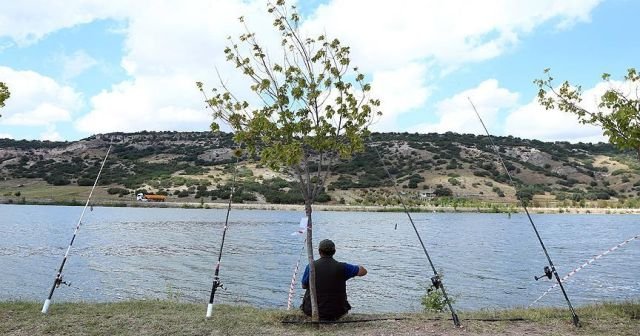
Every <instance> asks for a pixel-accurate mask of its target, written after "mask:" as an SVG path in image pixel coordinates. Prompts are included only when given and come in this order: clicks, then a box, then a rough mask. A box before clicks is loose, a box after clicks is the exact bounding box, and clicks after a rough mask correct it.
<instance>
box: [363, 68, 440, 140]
mask: <svg viewBox="0 0 640 336" xmlns="http://www.w3.org/2000/svg"><path fill="white" fill-rule="evenodd" d="M426 78H427V67H426V66H425V65H423V64H419V63H410V64H407V65H406V66H404V67H401V68H398V69H396V70H393V71H379V72H375V73H374V74H373V80H372V81H371V87H372V90H371V94H372V96H373V97H375V98H378V99H380V100H381V106H380V109H381V110H382V112H383V115H382V117H381V118H380V119H379V120H377V122H376V123H375V124H374V125H373V127H372V129H374V130H376V131H392V130H395V129H397V125H396V124H395V122H396V119H397V118H398V116H399V115H400V114H402V113H405V112H408V111H411V110H412V109H415V108H418V107H420V106H422V105H423V104H424V103H425V102H426V101H427V98H428V97H429V95H430V94H431V88H430V87H429V86H427V85H426V83H425V82H426Z"/></svg>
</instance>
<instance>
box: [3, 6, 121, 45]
mask: <svg viewBox="0 0 640 336" xmlns="http://www.w3.org/2000/svg"><path fill="white" fill-rule="evenodd" d="M127 3H128V1H124V0H112V1H101V0H75V1H73V0H71V1H47V0H22V1H5V2H3V4H2V11H0V36H8V37H10V38H11V39H13V40H14V41H15V42H16V43H17V44H18V45H20V46H24V45H28V44H31V43H35V42H37V41H38V40H40V39H41V38H43V37H44V36H45V35H47V34H49V33H52V32H55V31H57V30H60V29H62V28H69V27H73V26H75V25H79V24H83V23H89V22H92V21H95V20H98V19H106V18H116V19H120V18H123V17H124V16H123V14H124V11H125V10H126V4H127Z"/></svg>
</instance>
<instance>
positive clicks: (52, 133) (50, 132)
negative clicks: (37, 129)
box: [40, 126, 64, 141]
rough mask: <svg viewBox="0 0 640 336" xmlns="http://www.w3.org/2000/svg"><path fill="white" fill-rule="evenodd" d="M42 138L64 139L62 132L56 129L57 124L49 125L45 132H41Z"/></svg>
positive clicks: (50, 139)
mask: <svg viewBox="0 0 640 336" xmlns="http://www.w3.org/2000/svg"><path fill="white" fill-rule="evenodd" d="M40 140H49V141H62V140H64V139H63V138H62V136H61V135H60V133H58V131H56V128H55V126H48V127H47V129H46V130H45V131H44V132H42V133H40Z"/></svg>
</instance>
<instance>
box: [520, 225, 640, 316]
mask: <svg viewBox="0 0 640 336" xmlns="http://www.w3.org/2000/svg"><path fill="white" fill-rule="evenodd" d="M638 238H640V235H637V236H634V237H631V238H629V239H627V240H625V241H623V242H622V243H620V244H618V245H616V246H614V247H612V248H610V249H608V250H606V251H604V252H602V253H600V254H598V255H597V256H595V257H593V258H591V259H589V260H587V261H586V262H584V263H583V264H582V265H580V266H578V267H577V268H575V269H574V270H573V271H571V272H569V273H567V275H565V276H564V277H562V279H561V280H560V281H562V282H565V281H566V280H567V279H569V277H571V276H573V275H575V274H576V273H578V272H580V270H582V269H583V268H585V267H587V266H589V265H591V264H593V263H594V262H595V261H596V260H598V259H600V258H602V257H604V256H606V255H607V254H609V253H611V252H613V251H615V250H617V249H619V248H621V247H623V246H624V245H626V244H627V243H629V242H631V241H633V240H635V239H638ZM556 287H558V284H553V286H551V287H549V289H547V291H546V292H544V293H542V295H540V296H539V297H538V298H537V299H535V300H534V301H533V302H531V303H530V304H529V306H528V308H531V306H533V305H534V304H536V302H538V301H540V299H542V298H543V297H544V296H545V295H547V294H549V293H550V292H551V291H552V290H553V289H554V288H556Z"/></svg>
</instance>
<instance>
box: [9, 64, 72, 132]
mask: <svg viewBox="0 0 640 336" xmlns="http://www.w3.org/2000/svg"><path fill="white" fill-rule="evenodd" d="M0 78H2V80H3V81H5V82H6V83H7V86H8V87H9V90H10V92H11V98H9V99H8V100H7V101H5V105H6V106H5V108H3V109H2V118H0V125H14V126H42V125H52V124H55V123H56V122H60V121H69V120H71V118H72V115H73V113H74V112H75V111H77V110H78V109H79V108H80V107H81V106H82V97H81V95H80V94H79V93H77V92H76V91H75V90H74V89H72V88H71V87H68V86H64V85H61V84H58V83H57V82H56V81H54V80H53V79H51V78H49V77H46V76H43V75H40V74H38V73H36V72H33V71H17V70H13V69H11V68H8V67H3V66H0Z"/></svg>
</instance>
